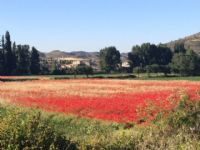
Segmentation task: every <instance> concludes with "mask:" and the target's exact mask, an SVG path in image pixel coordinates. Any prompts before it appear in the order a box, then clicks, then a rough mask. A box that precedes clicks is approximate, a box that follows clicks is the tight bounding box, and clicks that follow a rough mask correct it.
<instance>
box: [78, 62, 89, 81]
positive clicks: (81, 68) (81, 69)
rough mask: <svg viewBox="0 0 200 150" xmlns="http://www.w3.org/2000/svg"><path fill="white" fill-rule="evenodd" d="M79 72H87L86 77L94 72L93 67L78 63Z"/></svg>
mask: <svg viewBox="0 0 200 150" xmlns="http://www.w3.org/2000/svg"><path fill="white" fill-rule="evenodd" d="M76 70H77V73H78V74H85V75H86V77H87V78H88V76H89V75H92V74H93V68H92V67H90V66H87V65H84V64H83V65H78V66H77V67H76Z"/></svg>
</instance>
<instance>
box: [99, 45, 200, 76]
mask: <svg viewBox="0 0 200 150" xmlns="http://www.w3.org/2000/svg"><path fill="white" fill-rule="evenodd" d="M128 62H129V68H127V70H126V71H127V72H134V73H138V74H139V73H144V72H146V73H149V74H150V73H164V74H165V75H167V74H169V73H176V74H180V75H181V76H187V75H199V74H200V57H199V55H197V54H196V53H195V52H194V51H193V50H191V49H190V48H189V49H186V48H185V47H184V44H183V43H177V44H175V46H174V50H173V51H172V50H171V49H170V48H168V47H167V46H166V45H164V44H159V45H155V44H150V43H144V44H142V45H136V46H133V48H132V51H131V52H129V53H128ZM100 66H101V69H102V70H104V71H105V72H107V73H110V72H122V71H123V70H122V68H123V67H122V66H121V59H120V52H119V51H118V50H117V49H116V48H115V47H106V48H104V49H102V50H100Z"/></svg>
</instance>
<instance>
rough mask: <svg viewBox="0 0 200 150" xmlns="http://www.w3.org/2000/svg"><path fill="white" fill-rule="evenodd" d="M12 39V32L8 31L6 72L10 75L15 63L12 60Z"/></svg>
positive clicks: (5, 49) (6, 35)
mask: <svg viewBox="0 0 200 150" xmlns="http://www.w3.org/2000/svg"><path fill="white" fill-rule="evenodd" d="M11 44H12V43H11V40H10V33H9V32H8V31H7V32H6V34H5V46H4V51H5V54H4V55H5V73H6V74H7V75H10V74H11V73H12V71H13V69H14V63H13V61H12V58H13V54H12V47H11Z"/></svg>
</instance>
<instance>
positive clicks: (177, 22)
mask: <svg viewBox="0 0 200 150" xmlns="http://www.w3.org/2000/svg"><path fill="white" fill-rule="evenodd" d="M1 4H2V5H3V6H4V7H2V8H1V10H2V11H1V12H2V14H1V16H0V20H1V21H2V23H1V28H0V35H2V34H4V33H5V31H7V30H8V31H9V32H10V34H11V38H12V39H11V40H12V41H16V43H17V44H29V45H31V46H35V47H36V48H37V49H38V50H39V51H41V52H51V51H53V50H60V51H64V52H74V51H85V52H98V51H99V50H100V49H102V48H104V47H109V46H115V47H116V48H117V49H118V50H120V52H121V53H127V52H130V51H131V48H132V46H134V45H140V44H142V43H146V42H149V43H153V44H159V43H167V42H170V41H173V40H177V39H180V38H183V37H186V36H190V35H192V34H196V33H199V32H200V30H199V29H200V20H199V19H198V15H199V14H200V11H199V9H198V6H199V5H200V2H199V1H198V0H191V1H187V0H182V1H181V2H177V1H176V2H174V1H173V0H168V1H167V2H166V1H165V2H163V1H162V2H161V1H159V0H154V1H151V2H150V1H147V0H141V1H134V2H133V1H131V0H126V1H125V2H122V1H120V0H110V1H106V0H101V1H95V2H94V1H92V0H86V1H84V2H83V1H81V0H73V1H67V2H66V1H64V0H59V3H58V1H53V0H48V3H47V1H39V0H35V1H25V0H20V1H3V2H2V3H1ZM6 6H7V7H6ZM8 8H9V9H8Z"/></svg>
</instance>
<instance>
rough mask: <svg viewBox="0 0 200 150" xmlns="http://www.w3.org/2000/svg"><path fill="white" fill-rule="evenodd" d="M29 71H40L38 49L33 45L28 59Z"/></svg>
mask: <svg viewBox="0 0 200 150" xmlns="http://www.w3.org/2000/svg"><path fill="white" fill-rule="evenodd" d="M30 63H31V64H30V65H31V66H30V71H31V74H39V73H40V55H39V52H38V50H37V49H36V48H35V47H32V50H31V60H30Z"/></svg>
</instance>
